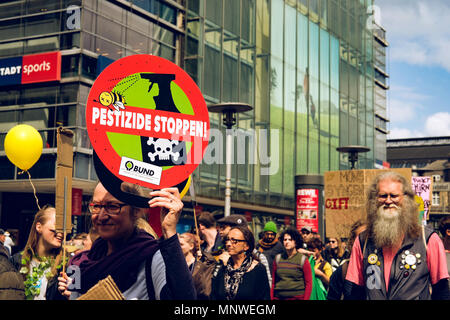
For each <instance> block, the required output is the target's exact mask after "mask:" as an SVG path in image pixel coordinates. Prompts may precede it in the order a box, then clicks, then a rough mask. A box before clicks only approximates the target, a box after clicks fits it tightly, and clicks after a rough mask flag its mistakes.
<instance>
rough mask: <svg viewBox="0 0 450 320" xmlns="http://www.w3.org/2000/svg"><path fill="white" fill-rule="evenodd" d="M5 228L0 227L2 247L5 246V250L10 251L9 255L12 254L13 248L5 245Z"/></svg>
mask: <svg viewBox="0 0 450 320" xmlns="http://www.w3.org/2000/svg"><path fill="white" fill-rule="evenodd" d="M5 239H6V236H5V230H3V229H0V247H1V248H4V249H5V250H7V251H6V252H7V253H8V257H10V256H11V250H8V248H7V247H6V246H5Z"/></svg>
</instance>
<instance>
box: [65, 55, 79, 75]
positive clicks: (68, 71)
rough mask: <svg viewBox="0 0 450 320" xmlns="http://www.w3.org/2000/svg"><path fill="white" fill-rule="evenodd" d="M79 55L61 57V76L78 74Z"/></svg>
mask: <svg viewBox="0 0 450 320" xmlns="http://www.w3.org/2000/svg"><path fill="white" fill-rule="evenodd" d="M79 61H80V56H79V55H73V56H62V57H61V77H75V76H77V75H78V65H79Z"/></svg>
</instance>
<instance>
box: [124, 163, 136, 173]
mask: <svg viewBox="0 0 450 320" xmlns="http://www.w3.org/2000/svg"><path fill="white" fill-rule="evenodd" d="M133 167H134V165H133V162H131V161H127V162H125V169H127V171H130V170H131V169H133Z"/></svg>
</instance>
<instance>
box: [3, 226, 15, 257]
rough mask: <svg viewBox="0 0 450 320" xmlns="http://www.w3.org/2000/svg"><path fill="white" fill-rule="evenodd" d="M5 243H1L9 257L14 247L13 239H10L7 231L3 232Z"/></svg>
mask: <svg viewBox="0 0 450 320" xmlns="http://www.w3.org/2000/svg"><path fill="white" fill-rule="evenodd" d="M4 236H5V241H3V245H4V246H5V247H6V248H7V249H8V250H9V255H12V254H13V251H12V249H13V247H14V246H15V243H14V241H13V239H11V234H10V233H9V232H8V231H5V233H4Z"/></svg>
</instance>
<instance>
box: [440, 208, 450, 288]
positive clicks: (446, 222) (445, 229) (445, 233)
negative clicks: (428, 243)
mask: <svg viewBox="0 0 450 320" xmlns="http://www.w3.org/2000/svg"><path fill="white" fill-rule="evenodd" d="M439 232H440V233H441V235H442V241H443V242H444V249H445V256H446V258H447V271H448V273H450V216H445V217H443V218H442V219H441V220H439ZM449 285H450V281H449Z"/></svg>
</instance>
